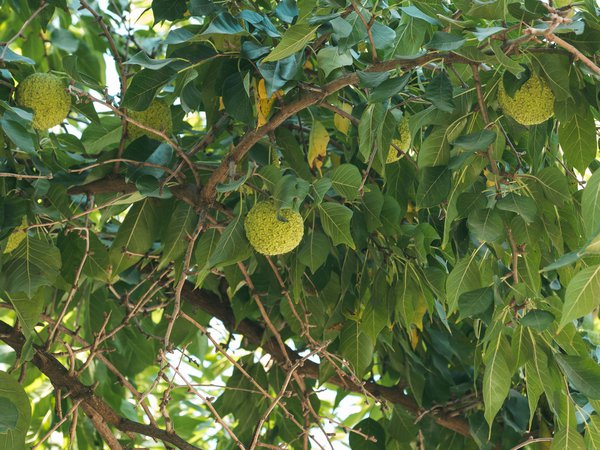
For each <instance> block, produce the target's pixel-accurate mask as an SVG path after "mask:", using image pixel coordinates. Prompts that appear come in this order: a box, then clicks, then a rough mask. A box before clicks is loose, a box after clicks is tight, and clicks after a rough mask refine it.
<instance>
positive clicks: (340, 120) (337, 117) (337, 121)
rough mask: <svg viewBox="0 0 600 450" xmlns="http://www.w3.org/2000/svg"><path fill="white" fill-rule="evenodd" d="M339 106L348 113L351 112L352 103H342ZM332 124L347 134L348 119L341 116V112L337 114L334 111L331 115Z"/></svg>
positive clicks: (348, 129) (349, 123) (348, 128)
mask: <svg viewBox="0 0 600 450" xmlns="http://www.w3.org/2000/svg"><path fill="white" fill-rule="evenodd" d="M340 108H341V109H342V111H344V112H346V113H348V114H352V105H351V104H349V103H342V106H340ZM333 125H334V126H335V129H336V130H338V131H339V132H340V133H342V134H344V135H346V136H348V132H349V131H350V125H351V122H350V119H347V118H346V117H344V116H342V115H341V114H337V113H335V114H334V115H333Z"/></svg>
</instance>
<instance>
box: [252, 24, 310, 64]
mask: <svg viewBox="0 0 600 450" xmlns="http://www.w3.org/2000/svg"><path fill="white" fill-rule="evenodd" d="M318 28H319V25H317V26H310V25H308V24H305V23H297V24H295V25H292V26H291V27H289V28H288V29H287V31H286V32H285V34H284V35H283V38H281V41H280V42H279V44H277V46H276V47H275V48H274V49H273V50H272V51H271V53H269V54H268V55H267V56H266V57H265V58H264V59H263V60H262V62H263V63H265V62H269V61H278V60H280V59H283V58H287V57H288V56H290V55H293V54H294V53H296V52H299V51H300V50H303V49H304V47H306V45H307V44H308V43H309V42H310V41H311V40H312V39H313V38H314V37H315V32H316V31H317V29H318Z"/></svg>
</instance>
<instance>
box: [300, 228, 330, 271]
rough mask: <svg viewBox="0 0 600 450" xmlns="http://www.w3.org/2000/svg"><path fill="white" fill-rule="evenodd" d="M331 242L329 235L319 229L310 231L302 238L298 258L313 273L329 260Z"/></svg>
mask: <svg viewBox="0 0 600 450" xmlns="http://www.w3.org/2000/svg"><path fill="white" fill-rule="evenodd" d="M330 250H331V243H330V241H329V239H327V236H325V235H324V234H323V233H321V232H320V231H318V230H315V231H313V232H311V233H309V234H308V235H307V236H305V237H304V239H303V240H302V246H301V247H300V251H299V252H298V259H299V260H300V262H301V263H302V264H304V265H306V266H307V267H308V268H309V269H310V271H311V272H312V273H315V272H316V271H317V269H318V268H319V267H321V266H322V265H323V264H324V263H325V261H326V260H327V256H328V255H329V251H330Z"/></svg>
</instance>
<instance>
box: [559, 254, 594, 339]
mask: <svg viewBox="0 0 600 450" xmlns="http://www.w3.org/2000/svg"><path fill="white" fill-rule="evenodd" d="M598 304H600V265H597V266H592V267H588V268H586V269H583V270H582V271H580V272H579V273H578V274H577V275H575V276H574V277H573V278H572V279H571V281H570V282H569V284H568V285H567V291H566V293H565V303H564V305H563V310H562V317H561V319H560V324H559V329H561V328H563V327H564V326H565V325H566V324H568V323H569V322H571V321H573V320H575V319H577V318H579V317H583V316H585V315H586V314H588V313H590V312H592V310H593V309H594V308H595V307H596V306H598Z"/></svg>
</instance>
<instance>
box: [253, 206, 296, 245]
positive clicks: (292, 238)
mask: <svg viewBox="0 0 600 450" xmlns="http://www.w3.org/2000/svg"><path fill="white" fill-rule="evenodd" d="M244 228H245V230H246V237H247V238H248V241H249V242H250V245H252V247H253V248H254V250H256V251H257V252H258V253H262V254H263V255H281V254H283V253H287V252H290V251H292V250H293V249H295V248H296V247H297V246H298V244H300V241H301V240H302V236H304V221H303V220H302V216H301V215H300V213H298V212H296V211H292V210H291V209H283V210H281V211H279V214H278V213H277V208H276V207H275V204H274V203H273V202H271V201H262V202H258V203H257V204H256V205H254V206H253V207H252V209H250V211H249V212H248V215H247V216H246V219H245V220H244Z"/></svg>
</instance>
